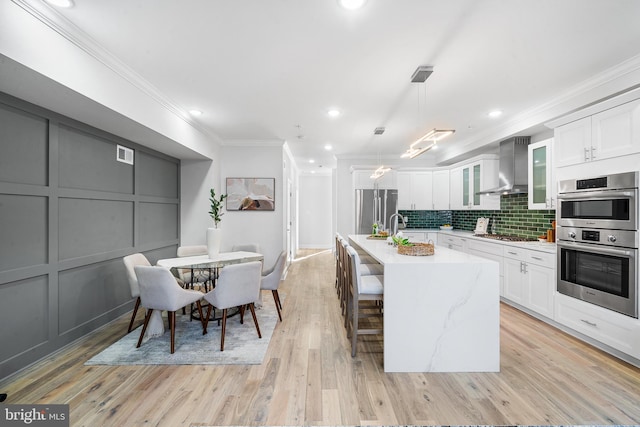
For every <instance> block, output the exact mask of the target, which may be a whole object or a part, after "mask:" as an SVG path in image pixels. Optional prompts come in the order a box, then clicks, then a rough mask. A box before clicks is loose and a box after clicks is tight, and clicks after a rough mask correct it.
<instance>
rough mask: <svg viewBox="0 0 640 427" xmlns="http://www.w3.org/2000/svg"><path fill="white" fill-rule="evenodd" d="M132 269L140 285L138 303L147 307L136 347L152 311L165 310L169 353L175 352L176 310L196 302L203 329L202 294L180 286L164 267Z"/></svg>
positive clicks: (140, 342) (142, 336) (138, 266)
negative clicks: (168, 333) (168, 335)
mask: <svg viewBox="0 0 640 427" xmlns="http://www.w3.org/2000/svg"><path fill="white" fill-rule="evenodd" d="M134 270H135V272H136V276H137V278H138V284H139V285H140V305H141V306H142V307H144V308H146V309H147V315H146V316H145V318H144V325H143V326H142V332H140V338H139V339H138V345H137V346H136V348H138V347H140V345H141V344H142V339H143V338H144V334H145V332H146V330H147V326H148V324H149V319H150V318H151V314H152V313H153V311H154V310H166V311H167V313H168V316H167V317H168V318H169V328H170V329H171V354H173V353H174V352H175V335H176V310H178V309H180V308H182V307H184V306H186V305H190V304H193V303H196V305H197V307H198V313H199V314H200V321H201V322H202V327H203V329H204V322H203V321H202V319H203V317H202V306H201V304H200V300H201V299H202V297H203V296H204V294H203V293H202V292H200V291H194V290H192V289H183V288H181V287H180V285H178V283H177V282H176V279H175V278H174V277H173V274H171V272H170V271H169V270H168V269H166V268H164V267H151V266H144V265H137V266H135V267H134Z"/></svg>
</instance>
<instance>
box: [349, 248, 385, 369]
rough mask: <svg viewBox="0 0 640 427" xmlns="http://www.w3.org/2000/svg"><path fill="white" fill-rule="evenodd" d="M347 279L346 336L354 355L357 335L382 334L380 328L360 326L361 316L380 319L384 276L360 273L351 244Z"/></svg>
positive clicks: (359, 265) (359, 264)
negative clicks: (366, 304)
mask: <svg viewBox="0 0 640 427" xmlns="http://www.w3.org/2000/svg"><path fill="white" fill-rule="evenodd" d="M347 254H348V261H347V263H348V272H349V279H348V285H347V288H348V290H347V315H346V320H347V337H350V338H351V357H355V355H356V348H357V340H358V335H363V334H382V328H361V327H360V325H359V320H360V319H361V318H363V317H378V318H380V320H382V305H381V304H382V301H383V299H384V276H381V275H375V274H369V275H362V274H361V272H360V269H361V268H362V266H363V264H361V263H360V256H359V255H358V253H357V252H356V250H355V249H354V248H353V247H352V246H348V247H347ZM361 302H375V303H376V304H378V305H370V306H368V307H365V306H362V305H361V304H360V303H361Z"/></svg>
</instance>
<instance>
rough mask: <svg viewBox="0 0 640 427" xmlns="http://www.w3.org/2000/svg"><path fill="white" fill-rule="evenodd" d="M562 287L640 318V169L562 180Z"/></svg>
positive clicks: (559, 231)
mask: <svg viewBox="0 0 640 427" xmlns="http://www.w3.org/2000/svg"><path fill="white" fill-rule="evenodd" d="M558 202H559V205H558V212H557V219H558V223H557V225H558V227H557V244H558V287H557V289H558V292H560V293H562V294H565V295H569V296H571V297H574V298H578V299H581V300H583V301H586V302H589V303H592V304H597V305H599V306H601V307H605V308H608V309H610V310H614V311H617V312H619V313H623V314H626V315H627V316H631V317H635V318H638V172H628V173H620V174H614V175H606V176H600V177H595V178H590V179H578V180H565V181H560V183H559V187H558Z"/></svg>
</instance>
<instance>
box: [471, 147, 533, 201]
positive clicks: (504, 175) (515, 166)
mask: <svg viewBox="0 0 640 427" xmlns="http://www.w3.org/2000/svg"><path fill="white" fill-rule="evenodd" d="M530 141H531V137H530V136H515V137H513V138H509V139H507V140H505V141H502V142H501V143H500V166H499V169H500V172H499V174H498V187H496V188H489V189H487V190H482V191H478V192H477V193H476V194H481V195H482V194H521V193H526V192H527V191H528V186H527V183H528V176H527V167H528V162H527V156H528V148H527V146H528V145H529V142H530Z"/></svg>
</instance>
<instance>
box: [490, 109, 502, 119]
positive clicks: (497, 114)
mask: <svg viewBox="0 0 640 427" xmlns="http://www.w3.org/2000/svg"><path fill="white" fill-rule="evenodd" d="M501 115H502V111H500V110H493V111H491V112H490V113H489V117H491V118H492V119H495V118H496V117H500V116H501Z"/></svg>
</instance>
